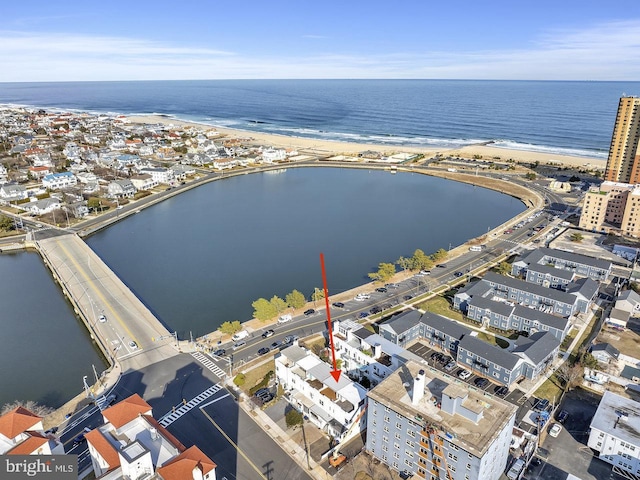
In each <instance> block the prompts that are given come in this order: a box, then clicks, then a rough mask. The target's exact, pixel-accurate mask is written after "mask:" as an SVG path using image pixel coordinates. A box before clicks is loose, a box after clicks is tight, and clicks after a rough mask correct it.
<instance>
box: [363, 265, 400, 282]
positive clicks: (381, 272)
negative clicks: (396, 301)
mask: <svg viewBox="0 0 640 480" xmlns="http://www.w3.org/2000/svg"><path fill="white" fill-rule="evenodd" d="M395 274H396V266H395V265H394V264H393V263H379V264H378V271H377V272H373V273H370V274H369V278H370V279H371V280H373V281H374V282H382V283H385V282H387V281H388V280H390V279H391V277H393V276H394V275H395Z"/></svg>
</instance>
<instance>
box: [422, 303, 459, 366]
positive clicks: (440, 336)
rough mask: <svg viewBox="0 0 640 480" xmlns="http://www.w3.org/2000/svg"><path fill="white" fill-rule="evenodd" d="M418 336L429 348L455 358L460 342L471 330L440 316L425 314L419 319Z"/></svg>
mask: <svg viewBox="0 0 640 480" xmlns="http://www.w3.org/2000/svg"><path fill="white" fill-rule="evenodd" d="M420 327H421V330H420V334H421V336H422V338H424V339H425V340H426V341H427V343H428V344H429V345H430V346H435V347H438V348H439V349H440V350H442V351H443V352H445V353H447V354H450V355H452V356H454V357H455V355H456V353H457V350H458V344H459V343H460V340H461V339H462V338H463V337H465V336H468V335H470V334H471V329H470V328H467V327H465V326H464V325H462V324H460V323H458V322H456V321H453V320H450V319H448V318H446V317H443V316H442V315H437V314H435V313H431V312H425V313H423V314H422V316H421V317H420Z"/></svg>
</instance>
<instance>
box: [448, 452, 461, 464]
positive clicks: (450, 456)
mask: <svg viewBox="0 0 640 480" xmlns="http://www.w3.org/2000/svg"><path fill="white" fill-rule="evenodd" d="M447 456H448V457H449V460H453V461H454V462H457V461H458V457H457V456H456V455H454V454H453V453H451V452H449V454H448V455H447Z"/></svg>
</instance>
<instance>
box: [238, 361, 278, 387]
mask: <svg viewBox="0 0 640 480" xmlns="http://www.w3.org/2000/svg"><path fill="white" fill-rule="evenodd" d="M275 370H276V363H275V361H274V360H273V359H272V360H270V361H268V362H266V363H264V364H263V365H259V366H257V367H253V368H250V369H247V370H246V371H245V372H243V373H242V374H243V375H244V383H243V384H242V385H241V387H242V389H243V390H244V391H245V393H247V394H249V392H250V391H251V389H252V388H253V387H254V386H256V385H257V384H258V383H260V382H262V381H263V380H264V378H265V377H266V376H267V374H268V373H269V372H275ZM236 378H237V377H236ZM256 390H257V389H256Z"/></svg>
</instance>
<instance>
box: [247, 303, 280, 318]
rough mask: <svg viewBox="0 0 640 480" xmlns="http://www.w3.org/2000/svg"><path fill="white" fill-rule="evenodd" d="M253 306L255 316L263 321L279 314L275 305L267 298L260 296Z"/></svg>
mask: <svg viewBox="0 0 640 480" xmlns="http://www.w3.org/2000/svg"><path fill="white" fill-rule="evenodd" d="M251 306H252V307H253V316H254V317H255V318H257V319H258V320H262V321H263V322H266V321H267V320H270V319H272V318H273V317H275V316H276V315H277V314H278V311H277V310H276V308H275V306H274V305H273V304H272V303H271V302H270V301H269V300H267V299H266V298H259V299H258V300H256V301H255V302H253V303H252V304H251Z"/></svg>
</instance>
